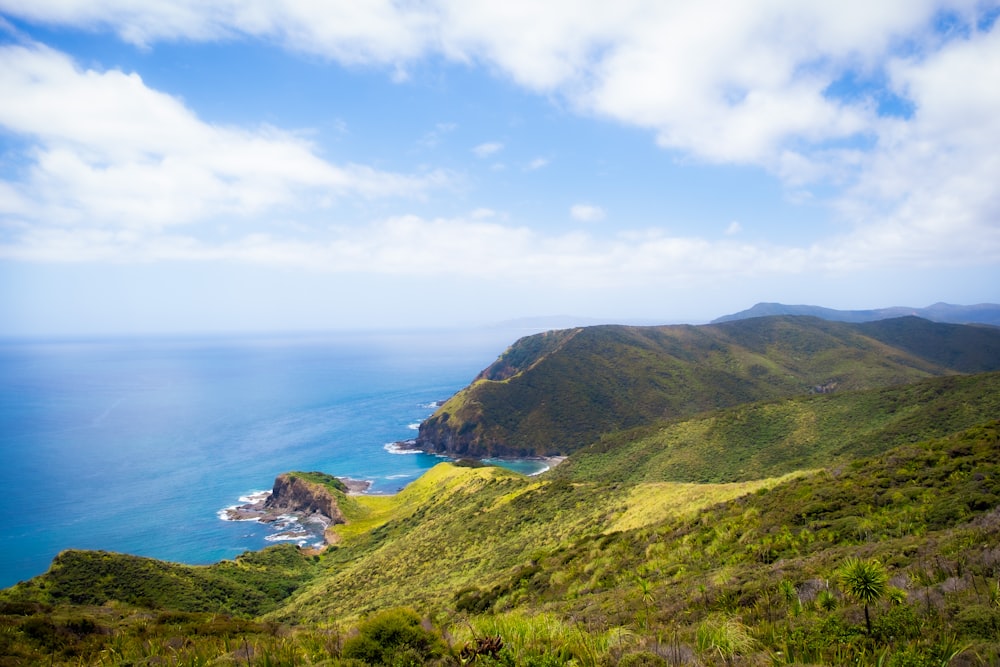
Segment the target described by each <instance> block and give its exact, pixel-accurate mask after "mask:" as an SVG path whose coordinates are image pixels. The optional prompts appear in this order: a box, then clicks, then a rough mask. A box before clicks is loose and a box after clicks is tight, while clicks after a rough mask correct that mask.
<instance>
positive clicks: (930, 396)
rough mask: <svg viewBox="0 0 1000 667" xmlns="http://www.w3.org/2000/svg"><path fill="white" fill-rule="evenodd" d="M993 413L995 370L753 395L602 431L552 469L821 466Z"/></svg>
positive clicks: (657, 477) (742, 475) (658, 472)
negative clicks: (742, 401) (755, 398)
mask: <svg viewBox="0 0 1000 667" xmlns="http://www.w3.org/2000/svg"><path fill="white" fill-rule="evenodd" d="M996 415H1000V373H984V374H979V375H975V376H949V377H943V378H933V379H930V380H925V381H923V382H918V383H915V384H911V385H905V386H902V387H892V388H888V389H879V390H868V391H856V392H844V393H837V394H829V395H813V396H805V397H800V398H794V399H787V400H783V401H771V402H765V403H752V404H748V405H742V406H738V407H735V408H728V409H725V410H718V411H714V412H711V413H707V414H704V415H700V416H698V417H695V418H693V419H688V420H681V421H674V422H663V423H660V424H655V425H652V426H647V427H641V428H638V429H634V430H631V431H626V432H622V433H616V434H613V435H610V436H607V437H605V438H603V439H601V440H600V441H599V442H597V443H594V444H593V445H590V446H588V447H586V448H584V449H583V450H580V451H579V452H577V453H576V454H574V455H573V456H572V457H571V458H570V460H569V461H567V462H566V463H564V464H563V465H562V466H560V467H559V469H558V474H559V475H561V476H568V477H569V478H571V479H574V480H578V481H595V480H601V479H608V478H614V479H617V480H620V481H622V482H645V481H700V482H732V481H741V480H747V479H757V478H760V477H765V476H769V475H778V474H784V473H787V472H792V471H794V470H800V469H807V468H819V467H830V466H834V465H837V464H843V463H846V462H848V461H849V460H851V459H853V458H856V457H858V456H865V455H872V454H876V453H878V452H881V451H884V450H885V449H887V448H888V447H891V446H894V445H899V444H902V443H905V442H912V441H913V440H914V439H926V438H929V437H937V436H943V435H947V434H949V433H953V432H955V431H958V430H961V429H964V428H968V427H970V426H973V425H976V424H979V423H982V422H984V421H987V420H989V419H991V418H993V417H995V416H996Z"/></svg>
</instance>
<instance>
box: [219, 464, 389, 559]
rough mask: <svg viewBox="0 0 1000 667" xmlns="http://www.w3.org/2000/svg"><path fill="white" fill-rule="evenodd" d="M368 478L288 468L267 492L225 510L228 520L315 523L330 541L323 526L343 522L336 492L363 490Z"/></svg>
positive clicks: (365, 487) (346, 493) (325, 527)
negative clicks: (363, 479)
mask: <svg viewBox="0 0 1000 667" xmlns="http://www.w3.org/2000/svg"><path fill="white" fill-rule="evenodd" d="M370 486H371V482H367V481H361V480H353V479H341V478H337V477H333V476H332V475H327V474H326V473H320V472H310V473H297V472H288V473H283V474H281V475H278V476H277V477H276V478H275V480H274V486H273V487H272V489H271V492H270V493H267V494H261V495H260V496H257V497H255V498H253V499H252V500H251V502H249V503H246V504H244V505H239V506H237V507H230V508H228V509H226V510H225V514H226V518H227V519H228V520H230V521H250V520H256V521H260V522H261V523H276V522H279V521H287V520H288V518H289V517H294V518H295V519H296V520H297V521H298V522H299V523H301V524H319V525H321V526H322V528H323V533H324V538H325V541H326V542H327V543H330V542H331V538H332V536H331V535H329V533H328V531H327V529H328V528H330V527H331V526H335V525H337V524H342V523H347V519H346V518H345V517H344V513H343V511H342V510H341V507H340V500H339V498H338V496H340V497H343V496H345V495H348V494H352V493H353V494H356V493H364V492H365V491H367V490H368V488H369V487H370Z"/></svg>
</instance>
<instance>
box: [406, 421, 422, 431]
mask: <svg viewBox="0 0 1000 667" xmlns="http://www.w3.org/2000/svg"><path fill="white" fill-rule="evenodd" d="M421 423H422V422H414V423H413V424H407V425H406V428H408V429H410V430H411V431H419V430H420V424H421Z"/></svg>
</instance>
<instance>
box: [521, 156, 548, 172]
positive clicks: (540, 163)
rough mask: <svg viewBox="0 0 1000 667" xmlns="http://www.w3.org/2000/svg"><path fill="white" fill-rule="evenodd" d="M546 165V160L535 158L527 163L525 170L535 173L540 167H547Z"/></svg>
mask: <svg viewBox="0 0 1000 667" xmlns="http://www.w3.org/2000/svg"><path fill="white" fill-rule="evenodd" d="M548 164H549V161H548V159H546V158H543V157H536V158H535V159H534V160H532V161H531V162H529V163H528V166H527V167H525V170H526V171H536V170H538V169H541V168H542V167H545V166H547V165H548Z"/></svg>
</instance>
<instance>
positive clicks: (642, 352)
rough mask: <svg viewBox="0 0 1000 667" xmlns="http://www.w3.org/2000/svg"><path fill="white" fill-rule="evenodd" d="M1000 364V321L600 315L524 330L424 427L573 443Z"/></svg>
mask: <svg viewBox="0 0 1000 667" xmlns="http://www.w3.org/2000/svg"><path fill="white" fill-rule="evenodd" d="M998 369H1000V329H996V328H992V327H975V326H964V325H949V324H939V323H932V322H928V321H926V320H921V319H918V318H912V317H908V318H900V319H898V320H887V321H883V322H876V323H869V324H865V325H857V324H846V323H841V322H827V321H824V320H819V319H816V318H812V317H765V318H755V319H748V320H740V321H736V322H727V323H722V324H715V325H708V326H697V327H696V326H666V327H625V326H598V327H587V328H581V329H572V330H566V331H561V332H550V333H548V334H540V335H537V336H530V337H527V338H524V339H521V340H520V341H518V342H517V343H515V344H514V345H513V346H511V347H510V348H509V349H508V350H507V351H506V352H504V353H503V354H502V355H501V356H500V358H499V359H498V360H497V361H496V362H495V363H494V364H493V365H491V366H490V367H489V368H487V369H486V370H485V371H483V372H482V373H481V374H480V375H479V376H478V377H477V378H476V380H475V381H474V382H473V383H472V384H471V385H470V386H469V387H467V388H465V389H463V390H462V391H460V392H458V394H456V395H455V396H454V397H452V398H451V399H450V400H448V401H447V402H446V403H445V404H443V405H442V406H441V407H440V408H439V409H438V410H437V411H436V412H435V413H434V415H432V416H431V417H430V418H429V419H427V420H426V421H425V422H424V423H423V424H422V425H421V427H420V432H419V436H418V438H417V440H416V445H417V447H419V448H421V449H424V450H425V451H433V452H444V453H448V454H450V455H453V456H474V457H486V456H531V455H553V454H568V453H570V452H573V451H576V450H577V449H579V448H581V447H583V446H585V445H588V444H590V443H593V442H595V441H596V440H598V439H599V438H600V437H601V436H602V435H605V434H608V433H613V432H617V431H621V430H625V429H630V428H634V427H636V426H641V425H646V424H650V423H653V422H656V421H660V420H663V419H678V418H684V417H688V416H691V415H694V414H698V413H700V412H704V411H707V410H712V409H717V408H722V407H729V406H734V405H740V404H743V403H749V402H755V401H762V400H773V399H777V398H785V397H790V396H804V395H808V394H809V393H814V392H831V391H832V392H843V391H850V390H857V389H871V388H877V387H885V386H892V385H898V384H905V383H909V382H914V381H917V380H921V379H925V378H928V377H932V376H940V375H948V374H954V373H968V372H982V371H989V370H998Z"/></svg>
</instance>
